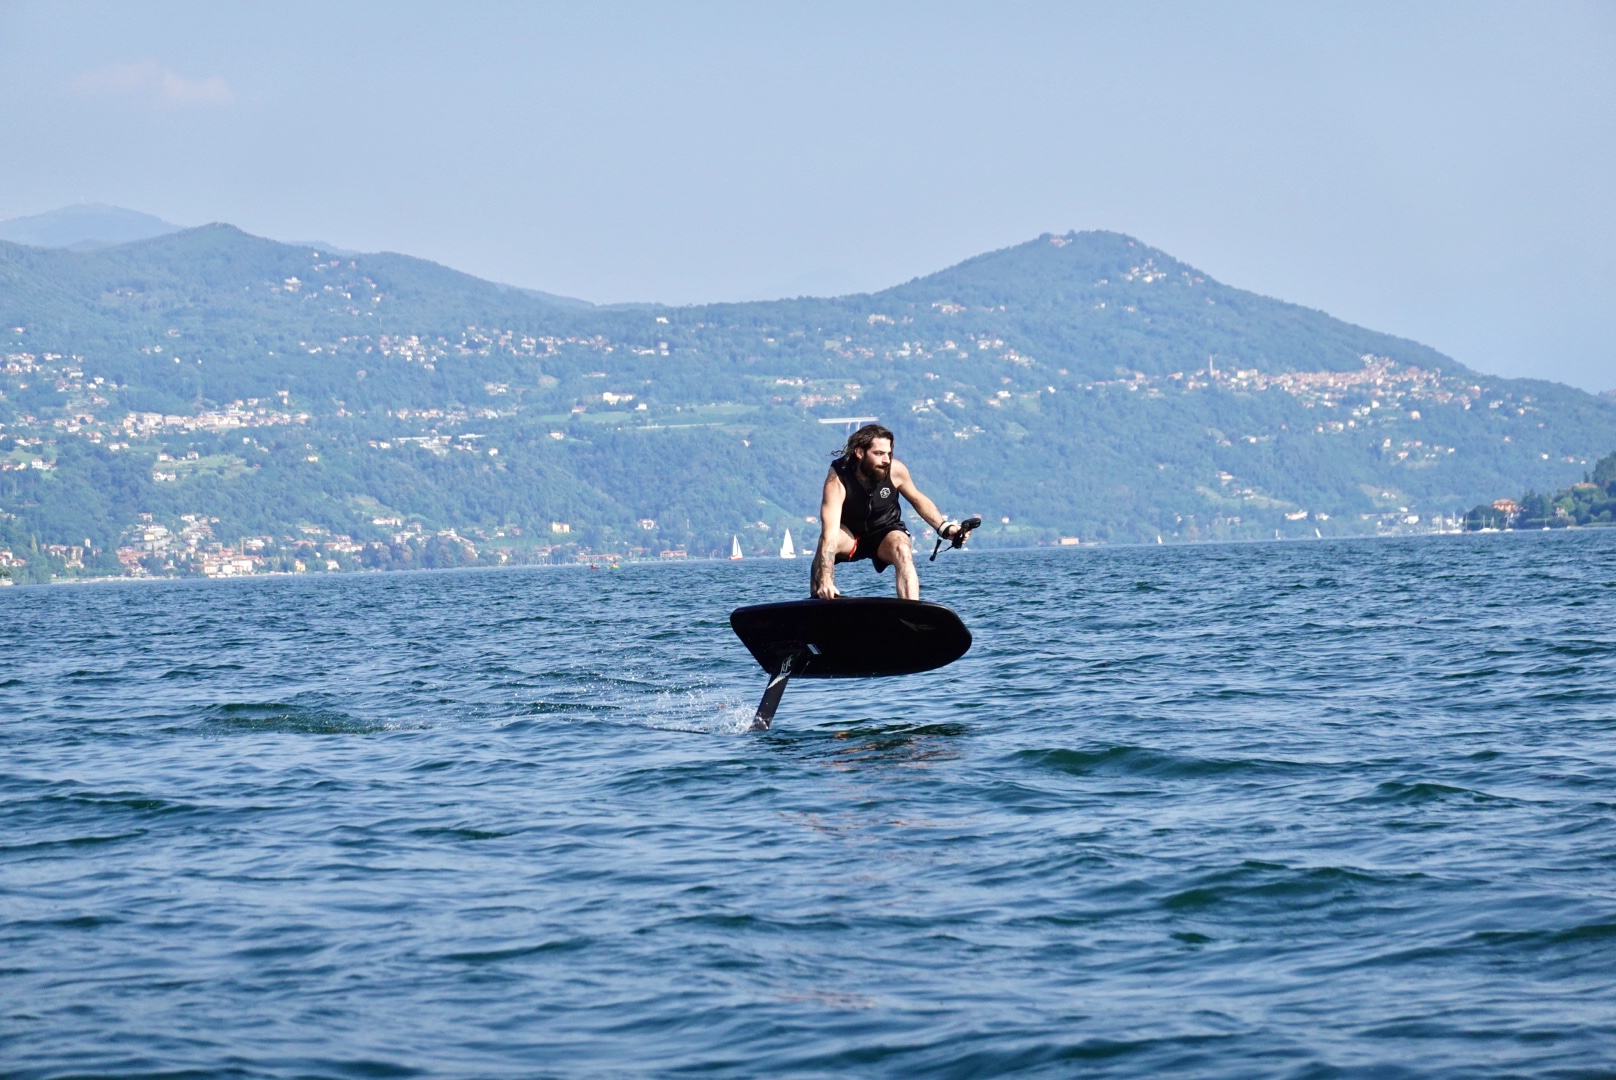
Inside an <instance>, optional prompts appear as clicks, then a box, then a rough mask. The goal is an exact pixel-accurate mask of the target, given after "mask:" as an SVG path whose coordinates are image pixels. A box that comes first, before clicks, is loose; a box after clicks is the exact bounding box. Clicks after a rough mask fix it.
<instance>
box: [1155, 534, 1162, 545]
mask: <svg viewBox="0 0 1616 1080" xmlns="http://www.w3.org/2000/svg"><path fill="white" fill-rule="evenodd" d="M1161 542H1162V539H1161V533H1157V534H1156V543H1158V544H1159V543H1161Z"/></svg>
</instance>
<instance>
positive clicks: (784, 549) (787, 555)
mask: <svg viewBox="0 0 1616 1080" xmlns="http://www.w3.org/2000/svg"><path fill="white" fill-rule="evenodd" d="M780 557H781V558H782V559H795V558H796V557H797V549H796V548H794V547H792V546H791V530H790V529H787V530H786V539H785V543H783V544H781V545H780Z"/></svg>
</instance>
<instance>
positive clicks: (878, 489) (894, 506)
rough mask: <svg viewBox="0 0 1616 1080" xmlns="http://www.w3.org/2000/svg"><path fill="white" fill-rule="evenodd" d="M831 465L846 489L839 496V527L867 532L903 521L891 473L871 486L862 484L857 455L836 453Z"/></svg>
mask: <svg viewBox="0 0 1616 1080" xmlns="http://www.w3.org/2000/svg"><path fill="white" fill-rule="evenodd" d="M830 467H831V468H832V469H834V470H836V475H837V477H839V478H840V479H841V481H842V487H843V489H845V490H846V492H847V496H846V498H844V499H843V500H842V528H844V529H846V530H847V531H848V532H850V533H852V534H853V535H854V536H869V535H871V534H872V533H877V532H882V531H884V530H886V529H891V528H893V527H895V526H897V525H900V524H902V523H903V512H902V511H901V510H899V509H898V489H897V488H895V487H893V485H892V478H891V476H888V477H887V479H885V480H882V481H880V482H878V483H877V484H876V485H875V487H874V488H873V489H872V488H869V487H866V486H865V481H864V477H863V475H862V474H860V472H859V467H858V460H857V459H856V458H852V457H845V456H844V457H839V458H837V459H836V460H835V461H833V462H831V463H830Z"/></svg>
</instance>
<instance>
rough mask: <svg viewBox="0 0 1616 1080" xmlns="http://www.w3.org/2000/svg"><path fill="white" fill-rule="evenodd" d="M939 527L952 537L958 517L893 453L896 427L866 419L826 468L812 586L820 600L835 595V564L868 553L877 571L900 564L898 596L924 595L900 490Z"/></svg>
mask: <svg viewBox="0 0 1616 1080" xmlns="http://www.w3.org/2000/svg"><path fill="white" fill-rule="evenodd" d="M899 495H902V496H903V497H904V498H905V499H908V500H909V505H910V506H913V507H914V508H915V512H916V513H918V514H919V515H920V516H921V517H922V518H924V519H925V521H926V524H928V525H930V526H931V527H932V528H934V529H936V530H937V535H938V536H941V537H943V538H944V539H946V540H952V539H954V537H955V536H956V535H957V534H958V533H959V530H960V525H959V522H957V521H950V520H949V519H947V518H945V517H944V516H943V514H942V512H941V511H939V510H938V509H937V504H936V503H933V502H932V501H931V500H930V499H928V498H927V497H926V496H925V495H923V494H922V493H921V491H920V489H919V488H917V487H915V482H914V480H913V479H912V478H911V477H910V476H909V470H908V469H906V468H904V465H903V463H902V462H901V461H898V460H897V459H896V458H894V457H893V456H892V432H891V431H888V430H887V429H886V428H884V427H882V426H881V425H880V424H865V425H864V426H863V427H861V428H859V429H858V430H857V431H855V432H854V433H853V434H852V435H849V436H848V438H847V446H846V447H845V448H844V449H843V451H842V454H841V456H840V457H838V458H837V459H836V460H835V461H833V462H831V465H830V471H829V472H827V473H826V474H825V490H824V493H823V494H822V495H821V496H820V500H819V521H820V527H819V545H818V547H817V548H815V550H814V566H813V571H812V573H811V576H810V580H809V589H810V592H811V593H812V594H813V595H814V596H817V597H819V598H820V599H821V600H834V599H835V598H836V597H838V596H840V595H841V594H840V593H839V592H837V591H836V564H837V563H843V562H857V561H858V560H859V559H869V560H870V561H871V562H873V563H874V564H875V572H876V573H878V574H880V573H885V572H886V568H887V567H888V566H895V567H897V570H898V582H897V585H898V599H900V600H919V599H920V576H919V575H918V574H917V573H915V559H914V553H913V551H912V550H911V544H910V540H909V530H908V528H907V527H905V525H904V523H903V512H902V510H901V509H900V508H899V506H898V496H899Z"/></svg>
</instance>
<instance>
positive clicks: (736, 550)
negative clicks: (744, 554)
mask: <svg viewBox="0 0 1616 1080" xmlns="http://www.w3.org/2000/svg"><path fill="white" fill-rule="evenodd" d="M740 557H741V538H740V537H738V536H732V537H730V538H729V558H730V562H734V561H735V560H736V559H739V558H740Z"/></svg>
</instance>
